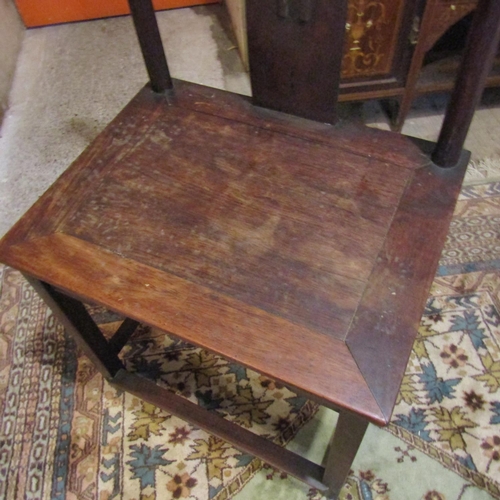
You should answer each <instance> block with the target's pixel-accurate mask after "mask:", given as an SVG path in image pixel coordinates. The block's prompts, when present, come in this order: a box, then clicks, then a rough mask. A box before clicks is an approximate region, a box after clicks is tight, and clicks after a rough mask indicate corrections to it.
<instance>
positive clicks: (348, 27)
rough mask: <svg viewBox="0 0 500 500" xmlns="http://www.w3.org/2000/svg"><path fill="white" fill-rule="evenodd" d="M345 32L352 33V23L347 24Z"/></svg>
mask: <svg viewBox="0 0 500 500" xmlns="http://www.w3.org/2000/svg"><path fill="white" fill-rule="evenodd" d="M345 30H346V31H351V24H350V23H345Z"/></svg>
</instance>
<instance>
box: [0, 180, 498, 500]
mask: <svg viewBox="0 0 500 500" xmlns="http://www.w3.org/2000/svg"><path fill="white" fill-rule="evenodd" d="M499 239H500V183H489V184H483V185H476V186H469V187H467V188H464V190H463V192H462V195H461V199H460V202H459V205H458V207H457V211H456V216H455V218H454V221H453V225H452V229H451V232H450V236H449V238H448V243H447V246H446V249H445V251H444V253H443V257H442V260H441V266H440V269H439V272H438V276H437V277H436V280H435V283H434V286H433V290H432V294H431V298H430V299H429V302H428V304H427V310H426V312H425V315H424V318H423V320H422V324H421V328H420V333H419V336H418V339H417V341H416V343H415V346H414V349H413V353H412V356H411V359H410V362H409V364H408V368H407V373H406V376H405V379H404V381H403V385H402V388H401V392H400V395H399V400H398V404H397V407H396V409H395V412H394V417H393V423H392V424H391V425H390V426H389V428H388V429H386V430H381V429H378V428H375V427H373V426H370V427H369V430H368V433H367V436H366V438H365V440H364V441H363V445H362V448H361V450H360V453H358V456H357V458H356V460H355V463H354V465H353V471H352V474H351V476H350V477H349V481H348V483H347V484H346V486H345V487H344V489H343V490H342V493H341V495H340V498H341V499H344V500H358V499H359V500H387V499H391V500H405V499H407V500H419V499H424V500H450V499H453V500H471V499H491V498H500V303H499V290H500V241H499ZM0 285H1V290H0V291H1V297H0V332H1V334H0V429H1V433H0V498H1V499H3V498H5V499H9V500H11V499H12V500H13V499H24V498H33V499H35V498H36V499H63V498H67V499H88V500H93V499H98V500H111V499H123V500H125V499H142V500H153V499H155V500H162V499H170V498H191V499H197V500H205V499H210V500H222V499H229V498H234V499H236V500H245V499H246V500H250V499H279V498H284V499H285V498H286V499H287V500H291V499H310V500H319V499H321V498H322V496H321V495H320V494H319V493H318V492H317V491H315V490H313V489H310V488H309V487H307V486H305V485H303V484H302V483H299V482H298V481H296V480H295V479H293V478H290V477H287V476H286V475H285V474H282V473H281V472H279V471H277V470H274V469H272V468H270V467H269V466H267V465H265V464H262V463H261V461H260V460H258V459H255V458H253V457H251V456H248V455H245V454H242V453H241V452H239V451H238V450H236V449H234V448H232V447H231V446H230V445H228V444H227V443H225V442H224V441H221V440H219V439H216V438H214V437H213V436H210V435H209V434H207V433H205V432H203V431H201V430H199V429H197V428H193V427H192V426H190V425H188V424H186V423H185V422H183V421H181V420H179V419H178V418H176V417H174V416H171V415H169V414H168V413H166V412H163V411H160V410H158V409H157V408H155V407H154V406H152V405H149V404H147V403H144V402H142V401H140V400H139V399H137V398H136V397H133V396H130V395H128V394H125V393H122V392H119V391H117V390H115V389H114V388H113V387H111V386H110V385H109V384H107V382H106V381H104V380H103V379H102V377H101V376H100V375H99V374H98V373H96V371H95V369H94V368H93V367H92V365H91V364H90V362H89V361H88V360H87V359H86V358H85V357H84V356H81V355H79V353H78V351H77V349H76V348H75V345H74V343H73V342H72V340H71V339H69V338H68V337H67V336H66V335H65V333H64V331H63V329H62V328H61V327H60V326H59V325H58V324H57V323H56V322H55V321H54V318H53V316H52V315H51V313H50V311H49V310H48V309H47V308H46V307H45V306H44V305H43V303H42V302H41V301H40V299H39V298H38V297H37V295H36V294H35V293H34V292H33V290H32V289H31V288H30V287H29V286H28V284H27V283H26V282H25V281H24V280H23V279H22V277H21V276H20V275H19V273H17V272H16V271H13V270H12V269H9V268H5V267H1V268H0ZM90 310H91V313H92V314H93V315H94V317H95V318H96V320H97V322H98V323H99V324H100V325H101V327H102V328H103V330H104V331H105V332H109V333H111V332H112V331H114V329H115V328H116V326H117V325H118V324H119V323H118V321H119V318H118V317H116V316H114V315H113V314H111V313H109V312H107V311H105V310H102V309H100V308H97V307H93V308H90ZM124 360H125V363H126V364H127V366H128V367H129V368H130V369H133V370H135V371H137V372H140V373H142V374H143V375H145V376H147V377H149V378H151V379H154V380H156V381H157V382H158V383H159V384H167V385H169V386H170V387H172V388H173V389H174V390H176V391H177V392H178V393H181V394H183V395H184V396H185V397H187V398H189V399H190V400H192V401H194V402H196V403H197V404H199V405H202V406H204V407H205V408H208V409H210V410H212V411H217V412H219V413H221V414H223V415H224V416H226V417H227V418H229V419H231V420H234V421H236V422H238V423H239V424H240V425H243V426H244V427H246V428H248V429H251V430H252V431H254V432H256V433H258V434H261V435H266V436H268V437H269V438H270V439H274V440H275V441H276V442H278V443H280V444H282V445H284V446H285V445H286V446H287V447H288V448H290V449H293V450H295V451H299V452H301V453H302V454H305V455H307V456H309V457H310V458H311V459H314V460H316V461H320V460H321V458H322V455H323V453H324V450H325V448H326V445H327V443H328V439H329V436H330V433H331V430H332V428H333V426H334V424H335V419H336V415H335V413H334V412H332V411H330V410H326V409H324V408H320V409H318V407H317V406H316V405H315V404H313V403H311V402H310V401H307V400H305V399H304V398H301V397H299V396H297V395H295V394H293V393H292V392H290V391H289V390H287V389H286V388H284V387H281V386H279V385H278V384H276V383H275V382H273V381H272V380H269V379H267V378H265V377H262V376H259V374H257V373H253V372H250V371H249V370H245V369H243V368H242V367H240V366H237V365H234V364H231V363H228V362H226V361H224V360H223V359H221V358H218V357H216V356H214V355H212V354H209V353H207V352H204V351H201V350H199V349H196V348H194V347H192V346H189V345H187V344H184V343H182V342H179V341H177V340H174V339H173V338H170V337H168V336H165V335H164V334H162V333H160V332H158V331H155V330H151V329H149V328H147V327H142V328H140V329H139V331H138V332H137V333H136V334H134V336H133V338H132V340H131V341H130V343H129V345H128V346H127V348H126V351H125V352H124Z"/></svg>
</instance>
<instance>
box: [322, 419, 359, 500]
mask: <svg viewBox="0 0 500 500" xmlns="http://www.w3.org/2000/svg"><path fill="white" fill-rule="evenodd" d="M367 427H368V421H367V420H365V419H364V418H362V417H360V416H359V415H355V414H354V413H348V412H344V411H340V412H339V418H338V421H337V426H336V427H335V431H334V432H333V435H332V439H331V441H330V445H329V447H328V451H327V455H326V462H325V472H324V474H323V483H324V484H325V485H326V486H328V494H327V497H328V498H330V499H335V498H337V496H338V494H339V493H340V490H341V489H342V486H344V484H345V482H346V479H347V476H348V475H349V471H350V470H351V466H352V463H353V461H354V458H355V457H356V453H357V452H358V449H359V447H360V445H361V442H362V441H363V437H364V435H365V431H366V429H367Z"/></svg>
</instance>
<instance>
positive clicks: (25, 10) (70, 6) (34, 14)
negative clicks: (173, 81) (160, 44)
mask: <svg viewBox="0 0 500 500" xmlns="http://www.w3.org/2000/svg"><path fill="white" fill-rule="evenodd" d="M218 1H219V0H153V4H154V6H155V9H156V10H163V9H175V8H177V7H187V6H189V5H201V4H208V3H217V2H218ZM16 5H17V8H18V10H19V13H20V14H21V17H22V19H23V21H24V24H25V25H26V26H27V27H28V28H33V27H35V26H45V25H47V24H59V23H68V22H72V21H83V20H86V19H98V18H101V17H111V16H121V15H124V14H128V13H129V12H130V11H129V9H128V4H127V0H104V1H103V0H16Z"/></svg>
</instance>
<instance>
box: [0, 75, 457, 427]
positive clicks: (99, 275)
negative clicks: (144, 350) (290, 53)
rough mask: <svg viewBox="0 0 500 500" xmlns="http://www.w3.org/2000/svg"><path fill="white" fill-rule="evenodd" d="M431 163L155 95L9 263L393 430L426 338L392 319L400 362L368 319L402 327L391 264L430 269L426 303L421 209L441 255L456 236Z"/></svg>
mask: <svg viewBox="0 0 500 500" xmlns="http://www.w3.org/2000/svg"><path fill="white" fill-rule="evenodd" d="M388 144H389V146H388ZM385 153H387V154H385ZM429 165H430V160H429V157H428V152H426V151H425V147H423V146H422V144H420V143H418V141H417V142H415V141H412V140H410V139H408V138H404V137H401V136H398V135H396V134H391V133H385V132H382V131H378V130H377V131H376V130H366V131H364V132H363V131H361V132H360V131H359V130H358V129H357V128H356V127H352V126H350V125H346V126H342V127H339V126H337V127H333V126H330V125H325V124H320V123H316V122H312V121H309V120H305V119H300V118H296V117H292V116H290V115H285V114H282V113H278V112H275V111H269V110H263V109H260V108H254V107H252V106H251V104H250V102H249V100H248V99H247V98H244V97H241V96H237V95H231V94H227V93H225V92H221V91H217V90H214V89H209V88H204V87H200V86H197V85H193V84H187V83H184V82H175V92H174V93H173V94H169V95H158V94H155V93H154V92H152V91H151V89H150V88H144V89H143V90H142V91H141V92H139V94H138V95H137V97H136V98H135V99H134V100H133V101H132V102H131V104H130V105H129V106H128V107H127V108H126V109H125V110H124V111H123V112H122V113H121V114H120V115H119V116H118V117H117V118H116V119H115V120H114V121H113V123H112V124H111V125H110V126H109V127H108V128H107V129H106V130H105V131H104V132H103V133H102V134H101V135H100V136H99V138H98V139H97V140H96V141H95V142H94V143H93V144H92V145H91V146H90V147H89V149H88V150H87V151H86V152H85V153H84V154H83V155H82V156H81V157H80V158H79V159H78V160H77V161H76V162H75V164H74V165H73V166H72V167H71V168H70V169H69V170H68V171H67V172H66V173H65V174H64V175H63V176H62V177H61V178H60V179H59V180H58V181H57V182H56V184H55V185H54V186H53V187H52V188H51V189H50V190H49V191H48V193H47V194H46V195H44V196H43V197H42V198H41V199H40V200H39V201H38V203H37V204H36V205H35V207H34V208H33V209H32V210H31V211H30V212H29V213H28V214H27V215H26V216H25V217H24V218H23V219H22V220H21V221H20V222H19V224H17V225H16V227H15V228H14V229H13V230H12V231H11V232H10V233H9V234H8V235H7V237H6V238H4V239H3V240H2V242H1V243H0V258H1V259H2V261H4V262H6V263H8V264H10V265H12V266H13V267H16V268H18V269H21V270H23V271H24V272H25V273H27V274H29V275H32V276H34V277H35V278H37V279H40V280H43V281H45V282H47V283H50V284H51V285H54V286H57V287H59V288H61V289H62V290H63V291H65V292H66V293H68V294H69V295H73V296H77V297H81V298H82V299H83V300H91V301H96V302H98V303H99V304H101V305H104V306H105V307H108V308H110V309H112V310H114V311H116V312H119V313H121V314H123V315H125V316H126V317H130V318H132V319H134V320H137V321H141V322H145V323H147V324H151V325H154V326H157V327H158V328H160V329H163V330H166V331H169V332H172V333H173V334H175V335H177V336H179V337H181V338H183V339H184V340H186V341H189V342H192V343H193V344H195V345H199V346H201V347H204V348H207V349H209V350H211V351H214V352H217V353H219V354H221V355H223V356H225V357H227V358H229V359H232V360H234V361H236V362H239V363H242V364H244V365H246V366H248V367H251V368H253V369H255V370H257V371H260V372H262V373H264V374H266V375H268V376H270V377H272V378H275V379H277V380H280V381H281V382H282V383H284V384H285V385H287V386H289V387H291V388H293V389H295V390H297V391H299V392H300V393H303V394H306V395H307V396H308V397H311V398H313V399H315V400H317V401H319V402H321V403H322V404H326V405H327V406H330V407H332V408H334V409H335V408H337V409H339V408H340V409H341V408H346V409H348V410H350V411H353V412H356V413H358V414H359V415H362V416H363V417H364V418H367V419H369V420H371V421H373V422H375V423H377V424H379V425H384V424H385V423H386V422H387V421H388V419H389V417H390V411H391V403H390V402H391V401H393V397H394V394H395V392H394V391H396V390H397V386H398V385H399V380H400V377H401V373H402V370H403V368H404V357H405V356H406V355H407V347H408V345H409V343H410V342H411V338H412V335H414V330H413V329H412V328H413V326H414V324H413V323H412V324H411V325H408V324H406V323H405V320H404V318H403V319H400V318H399V317H396V318H393V317H391V318H390V320H389V323H388V324H389V326H391V325H392V326H395V325H398V324H401V325H403V326H404V327H405V328H406V327H408V329H407V330H404V331H402V332H401V333H400V332H399V330H397V331H396V333H395V335H396V336H397V337H398V339H399V336H401V340H400V342H401V345H402V346H403V347H402V348H401V350H400V351H397V349H396V350H394V348H393V347H391V345H390V342H389V343H388V342H387V341H386V337H388V336H385V335H384V334H381V335H380V339H381V340H380V342H379V343H377V342H376V341H375V339H376V338H378V337H377V335H374V336H373V337H366V338H365V336H364V335H365V333H366V332H368V331H369V329H370V327H369V326H366V324H365V321H368V320H369V319H370V320H371V319H373V315H374V314H377V313H379V314H380V312H382V313H383V312H384V311H392V312H394V313H395V314H400V311H401V302H400V301H399V297H396V299H397V300H395V298H394V297H393V296H392V290H389V289H388V288H387V286H386V285H387V283H389V281H387V280H386V277H387V276H388V277H389V278H390V277H391V272H392V271H391V269H392V268H391V262H392V261H391V262H389V261H386V260H387V259H386V260H383V261H382V263H381V262H380V261H377V258H378V257H379V255H381V252H383V251H384V250H383V249H384V248H385V249H387V248H389V250H390V249H391V248H392V246H391V245H393V246H394V248H395V249H397V252H399V253H398V255H399V254H401V255H406V254H405V252H406V253H408V255H409V256H412V258H413V259H415V260H419V261H420V263H419V264H418V266H417V267H418V269H419V271H418V273H417V274H418V276H419V277H421V279H415V280H413V281H412V280H410V281H409V282H408V284H407V286H406V285H405V286H406V288H405V293H406V296H407V297H408V296H413V295H414V296H416V297H425V294H426V293H427V288H428V285H429V284H430V280H431V279H432V276H433V266H434V265H435V264H436V262H437V258H438V251H437V250H436V249H437V248H438V247H437V246H433V245H432V244H430V245H429V248H430V250H429V251H428V250H427V246H426V245H424V242H423V240H422V236H421V234H422V233H421V231H422V220H423V219H422V217H423V215H422V210H423V208H422V207H424V208H425V207H426V206H427V204H430V205H431V207H430V208H427V209H426V210H428V212H426V213H427V215H429V217H428V218H427V219H425V220H426V223H427V224H428V228H426V229H425V231H428V232H427V233H425V234H428V235H429V236H428V238H429V240H432V239H433V238H435V237H436V241H437V242H439V241H441V240H440V238H443V237H444V235H445V233H446V224H443V223H442V220H444V219H445V218H446V217H445V216H444V215H443V218H442V219H441V218H438V219H436V221H434V220H433V218H432V215H433V214H434V211H433V210H434V209H433V208H432V203H434V202H435V201H436V200H439V199H440V196H441V190H442V189H443V187H442V186H441V185H440V184H439V183H436V182H427V181H426V182H425V183H423V182H422V183H421V184H419V182H420V180H422V179H420V177H419V176H421V175H423V174H422V173H421V172H427V171H428V168H429ZM414 175H415V176H416V177H415V179H420V180H419V181H418V182H417V181H415V180H414V181H412V179H413V178H414V177H413V176H414ZM459 181H460V179H459V176H455V177H453V178H452V179H451V187H450V189H452V192H451V194H453V196H455V195H456V193H457V192H458V187H457V186H458V185H459ZM411 182H413V184H415V182H417V184H415V186H416V187H415V190H416V191H415V192H416V193H418V200H419V202H420V203H421V205H418V204H416V203H414V202H415V198H414V197H412V196H413V195H411V193H412V191H413V189H409V187H408V186H410V185H411V186H413V184H410V183H411ZM417 188H418V189H417ZM404 193H406V195H405V196H406V197H407V198H408V200H410V201H408V202H405V201H404V196H403V195H404ZM453 196H451V195H450V196H449V197H448V198H447V202H446V204H444V205H443V204H442V205H438V208H439V210H442V211H443V214H448V215H449V214H451V213H452V210H453V204H454V198H453ZM402 199H403V201H401V200H402ZM401 203H402V207H403V212H401V209H398V206H399V205H400V204H401ZM408 203H409V204H408ZM419 207H420V208H419ZM410 209H411V210H410ZM412 210H413V212H412ZM398 214H399V215H398ZM401 214H403V215H404V217H403V215H401ZM448 215H446V216H448ZM413 217H414V218H415V224H414V223H413V222H412V218H413ZM398 221H399V222H398ZM401 221H402V222H401ZM437 233H439V235H440V236H439V237H437ZM388 245H389V246H388ZM415 248H418V249H419V252H417V253H416V252H415V251H414V249H415ZM390 251H391V252H392V251H393V250H390ZM394 251H395V250H394ZM397 252H396V253H397ZM385 265H387V269H386V271H384V266H385ZM412 265H413V264H412ZM415 265H416V264H415ZM377 266H378V267H377ZM379 268H380V269H379ZM384 273H385V274H384ZM387 273H388V274H387ZM419 273H420V274H419ZM424 278H425V279H424ZM386 281H387V282H386ZM422 300H423V299H422ZM420 306H421V303H420ZM377 308H381V309H379V310H378V311H377ZM415 311H416V309H415ZM416 315H417V313H416V312H415V316H416ZM401 316H404V315H401ZM363 325H364V326H363ZM376 325H377V322H375V326H376ZM381 331H382V330H381ZM363 332H365V333H363ZM346 338H347V342H348V345H349V347H348V345H346V343H345V339H346ZM365 341H366V346H368V347H366V346H365V347H363V345H364V343H365ZM398 342H399V340H398ZM360 346H361V347H360ZM350 349H351V350H350ZM396 352H400V353H401V356H402V357H401V359H400V360H398V361H397V362H395V361H394V360H393V357H394V356H395V353H396ZM325 353H327V354H326V357H325ZM358 358H359V359H358ZM368 358H369V359H368ZM358 363H359V367H358ZM388 363H389V364H392V366H395V367H396V368H397V370H396V369H395V370H387V369H386V368H385V367H386V366H387V364H388ZM372 365H373V366H375V365H377V366H378V367H379V369H378V370H374V371H373V370H372ZM360 368H361V370H360ZM365 379H366V380H365ZM374 387H376V390H375V389H373V388H374ZM372 390H373V394H375V398H374V397H373V395H372ZM379 402H380V403H379ZM379 404H380V405H381V406H382V407H383V411H382V410H381V409H380V407H379Z"/></svg>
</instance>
